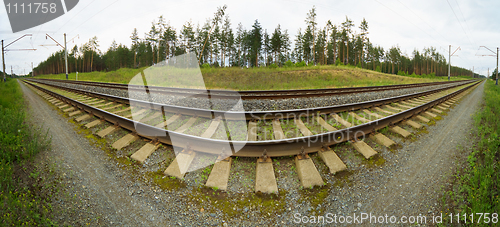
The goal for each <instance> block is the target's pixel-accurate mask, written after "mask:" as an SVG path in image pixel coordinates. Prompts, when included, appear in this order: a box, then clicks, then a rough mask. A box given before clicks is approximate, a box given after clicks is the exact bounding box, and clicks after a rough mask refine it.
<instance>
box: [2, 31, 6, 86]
mask: <svg viewBox="0 0 500 227" xmlns="http://www.w3.org/2000/svg"><path fill="white" fill-rule="evenodd" d="M3 52H5V51H4V49H3V39H2V66H3V71H2V72H3V82H5V56H4V55H3Z"/></svg>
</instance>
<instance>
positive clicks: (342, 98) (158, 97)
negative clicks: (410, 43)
mask: <svg viewBox="0 0 500 227" xmlns="http://www.w3.org/2000/svg"><path fill="white" fill-rule="evenodd" d="M44 83H47V84H53V85H57V86H62V87H68V88H74V89H80V90H85V91H91V92H97V93H103V94H108V95H114V96H119V97H124V98H128V97H130V98H132V99H137V100H143V101H152V102H156V103H162V104H168V105H174V106H184V107H191V108H200V109H213V110H222V111H243V110H245V111H272V110H291V109H307V108H314V107H324V106H336V105H344V104H349V103H359V102H366V101H371V100H377V99H383V98H390V97H395V96H401V95H409V94H414V93H419V92H424V91H429V90H433V89H439V88H445V87H450V86H453V85H456V84H452V85H450V84H443V85H432V86H424V87H416V88H404V89H394V90H385V91H377V92H363V93H353V94H345V95H331V96H320V97H309V98H289V99H277V100H273V99H262V100H258V99H250V100H241V103H239V101H240V99H239V98H235V99H208V98H194V97H185V96H173V95H165V94H158V93H154V92H151V93H149V96H148V95H147V93H146V92H145V91H144V92H142V91H141V92H139V91H127V90H121V89H113V88H104V87H94V86H88V85H79V84H70V83H64V82H53V81H44ZM458 83H460V84H462V83H461V82H458ZM463 83H466V82H463ZM235 93H236V92H235Z"/></svg>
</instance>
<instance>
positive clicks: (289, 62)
mask: <svg viewBox="0 0 500 227" xmlns="http://www.w3.org/2000/svg"><path fill="white" fill-rule="evenodd" d="M294 66H295V64H293V62H292V61H290V60H288V61H286V62H285V67H294Z"/></svg>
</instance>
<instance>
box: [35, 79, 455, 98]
mask: <svg viewBox="0 0 500 227" xmlns="http://www.w3.org/2000/svg"><path fill="white" fill-rule="evenodd" d="M34 80H45V81H53V82H60V83H71V84H79V85H89V86H99V87H105V88H113V89H121V90H125V89H126V90H144V89H148V90H150V91H155V92H159V93H161V94H168V95H186V96H192V97H201V98H203V97H207V95H208V96H209V98H216V99H233V98H234V97H235V96H237V95H235V94H239V96H240V97H241V99H243V100H249V99H286V98H308V97H320V96H331V95H345V94H353V93H362V92H377V91H386V90H394V89H405V88H413V87H424V86H432V85H441V84H450V83H457V82H463V81H445V82H430V83H417V84H399V85H385V86H370V87H350V88H326V89H297V90H253V91H231V90H216V89H211V90H203V89H191V88H174V87H158V86H142V85H128V84H118V83H103V82H92V81H72V80H56V79H34Z"/></svg>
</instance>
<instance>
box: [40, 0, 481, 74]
mask: <svg viewBox="0 0 500 227" xmlns="http://www.w3.org/2000/svg"><path fill="white" fill-rule="evenodd" d="M225 9H226V6H223V7H220V8H219V9H218V10H217V12H216V13H215V14H214V16H213V18H209V19H207V20H206V21H205V23H203V24H202V25H200V24H199V23H198V24H196V25H195V24H194V23H193V22H192V21H187V22H185V24H184V25H183V26H182V28H180V29H179V30H177V29H176V28H174V27H173V26H172V25H170V23H169V22H168V21H167V20H166V18H164V17H163V16H159V17H158V19H157V20H155V21H153V22H152V23H151V28H150V29H149V32H147V33H145V34H144V36H143V38H141V37H140V35H139V34H138V31H137V28H134V29H133V31H132V33H131V36H130V39H131V41H132V44H131V46H130V47H128V46H126V45H123V44H118V43H116V41H113V43H112V45H111V46H110V47H109V48H108V49H107V50H106V51H105V52H102V51H101V50H99V47H100V46H99V41H98V39H97V37H95V36H94V37H93V38H91V39H90V40H89V41H88V42H87V43H85V44H83V45H81V46H80V47H78V46H76V45H75V46H74V47H73V48H71V49H68V70H69V72H75V71H78V72H91V71H114V70H117V69H119V68H124V67H127V68H140V67H146V66H151V65H154V64H156V63H158V62H161V61H163V60H167V59H169V58H171V57H173V56H177V55H181V54H184V53H188V52H194V53H195V54H196V55H197V56H199V64H200V66H201V67H271V68H272V67H304V66H308V65H351V66H355V67H360V68H366V69H371V70H375V71H379V72H384V73H391V74H399V75H409V74H416V75H423V74H426V75H436V76H447V74H448V65H447V61H446V58H445V57H444V56H443V55H441V54H440V53H438V52H437V51H436V48H434V47H428V48H424V49H423V50H417V49H415V50H414V51H413V52H412V54H411V56H407V55H406V54H403V53H402V51H401V49H400V48H399V46H397V45H395V46H393V47H391V48H390V49H388V50H384V48H382V47H381V46H379V45H376V44H373V43H371V42H370V38H369V26H368V22H367V21H366V20H365V19H363V20H362V21H361V22H360V23H359V25H358V26H357V27H356V25H355V23H354V22H353V21H352V20H351V19H349V17H347V16H346V18H345V21H343V22H340V23H338V24H335V23H333V22H332V21H330V20H328V21H327V22H326V23H324V25H320V24H319V23H318V21H317V14H316V8H315V7H312V9H310V10H309V12H308V13H307V15H306V17H305V20H304V22H305V29H302V28H300V29H299V30H298V31H297V32H296V35H295V37H291V36H290V35H289V33H288V30H287V29H285V28H282V27H281V26H280V25H279V24H278V25H277V26H276V28H275V29H274V30H273V31H267V30H264V29H263V28H262V27H261V25H260V23H259V21H258V20H255V22H254V23H253V25H252V26H251V28H249V29H247V28H245V27H244V26H243V25H242V24H241V23H239V24H238V25H237V27H236V30H234V31H233V29H232V23H231V20H230V18H229V16H228V15H225V14H224V11H225ZM34 72H35V75H41V74H59V73H64V72H65V69H64V51H63V50H61V51H58V52H56V53H54V54H52V55H51V56H49V57H48V58H47V59H46V60H45V61H43V62H41V63H40V64H39V65H38V66H37V67H36V68H35V69H34ZM461 75H464V76H471V75H472V72H471V71H470V70H468V69H464V68H460V67H455V66H452V67H451V76H461Z"/></svg>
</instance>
